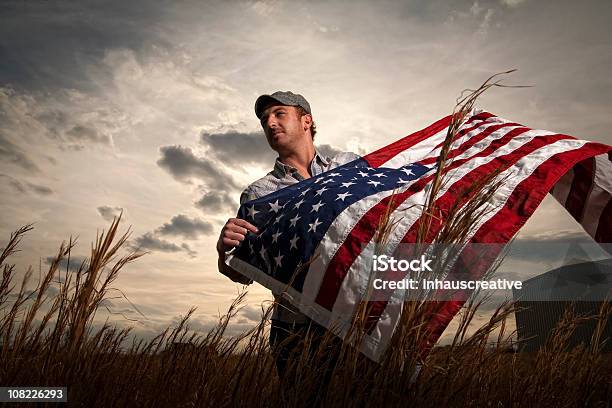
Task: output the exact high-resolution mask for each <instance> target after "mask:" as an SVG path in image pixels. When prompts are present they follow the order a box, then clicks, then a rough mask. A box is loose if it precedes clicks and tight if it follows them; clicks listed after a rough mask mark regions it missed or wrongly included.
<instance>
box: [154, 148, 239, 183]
mask: <svg viewBox="0 0 612 408" xmlns="http://www.w3.org/2000/svg"><path fill="white" fill-rule="evenodd" d="M159 151H160V153H161V156H162V157H161V158H160V159H159V160H157V165H158V166H159V167H161V168H162V169H164V170H166V171H167V172H168V173H170V174H171V175H172V177H174V179H175V180H177V181H181V182H184V183H189V182H190V179H197V180H201V181H202V182H204V183H205V184H206V186H207V187H208V188H210V189H213V190H214V189H216V190H227V189H228V188H229V189H232V190H237V189H238V188H239V187H238V186H237V185H236V183H235V182H234V179H233V178H232V176H230V175H229V174H228V173H226V172H225V171H224V170H222V169H221V168H220V167H219V166H218V165H215V164H213V163H212V162H211V161H210V160H208V159H205V158H203V157H197V156H196V155H195V154H194V153H193V151H192V150H191V148H189V147H183V146H180V145H178V146H162V147H160V148H159Z"/></svg>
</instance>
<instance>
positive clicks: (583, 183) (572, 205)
mask: <svg viewBox="0 0 612 408" xmlns="http://www.w3.org/2000/svg"><path fill="white" fill-rule="evenodd" d="M594 161H595V158H594V157H590V158H588V159H586V160H583V161H582V162H580V163H577V164H576V165H575V166H574V180H573V181H572V187H571V188H570V192H569V194H568V196H567V200H565V209H566V210H567V211H568V212H569V213H570V214H571V215H572V217H574V219H575V220H576V221H578V222H581V221H582V216H583V215H584V208H585V203H586V200H587V197H588V196H589V193H590V192H591V188H593V166H594Z"/></svg>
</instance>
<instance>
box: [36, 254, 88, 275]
mask: <svg viewBox="0 0 612 408" xmlns="http://www.w3.org/2000/svg"><path fill="white" fill-rule="evenodd" d="M54 260H55V256H48V257H47V258H46V259H45V263H46V264H47V265H51V264H52V263H53V261H54ZM68 261H69V260H68V258H63V259H62V260H61V261H60V263H59V269H60V271H65V270H66V268H67V269H68V270H69V271H72V272H77V271H78V270H79V268H80V267H81V265H84V266H83V270H84V271H86V270H87V268H88V264H89V259H88V258H87V257H84V256H74V255H73V256H71V257H70V262H68Z"/></svg>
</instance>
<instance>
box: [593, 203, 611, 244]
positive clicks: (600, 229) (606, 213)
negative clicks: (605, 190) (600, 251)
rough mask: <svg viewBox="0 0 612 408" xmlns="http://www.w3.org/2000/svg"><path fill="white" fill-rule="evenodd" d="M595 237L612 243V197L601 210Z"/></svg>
mask: <svg viewBox="0 0 612 408" xmlns="http://www.w3.org/2000/svg"><path fill="white" fill-rule="evenodd" d="M593 238H595V241H597V242H602V243H612V198H610V199H609V200H608V204H606V207H605V208H604V210H603V211H602V212H601V216H600V217H599V225H597V232H596V233H595V236H594V237H593Z"/></svg>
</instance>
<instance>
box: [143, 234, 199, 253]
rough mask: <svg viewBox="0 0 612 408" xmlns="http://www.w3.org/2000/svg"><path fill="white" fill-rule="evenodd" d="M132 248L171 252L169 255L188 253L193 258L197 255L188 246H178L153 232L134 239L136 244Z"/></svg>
mask: <svg viewBox="0 0 612 408" xmlns="http://www.w3.org/2000/svg"><path fill="white" fill-rule="evenodd" d="M131 246H132V247H133V248H137V249H145V250H146V249H148V250H151V251H158V252H169V253H173V252H183V251H184V252H187V254H188V255H189V256H191V257H194V256H195V255H196V252H195V251H193V250H192V249H191V248H190V247H189V245H187V244H184V243H183V244H181V245H177V244H175V243H172V242H169V241H165V240H163V239H161V238H158V237H156V236H155V235H154V234H153V233H152V232H147V233H145V234H143V235H141V236H140V237H138V238H136V239H134V242H133V243H131Z"/></svg>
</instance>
